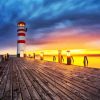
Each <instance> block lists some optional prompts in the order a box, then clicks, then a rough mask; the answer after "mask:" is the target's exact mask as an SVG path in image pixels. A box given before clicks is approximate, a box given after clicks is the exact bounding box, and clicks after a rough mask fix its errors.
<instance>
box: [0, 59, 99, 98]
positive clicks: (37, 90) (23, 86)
mask: <svg viewBox="0 0 100 100" xmlns="http://www.w3.org/2000/svg"><path fill="white" fill-rule="evenodd" d="M0 100H100V70H99V69H91V68H84V67H78V66H74V65H64V64H59V63H53V62H46V61H40V60H32V59H24V58H10V59H9V61H6V62H2V63H0Z"/></svg>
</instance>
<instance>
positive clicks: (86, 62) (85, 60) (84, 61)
mask: <svg viewBox="0 0 100 100" xmlns="http://www.w3.org/2000/svg"><path fill="white" fill-rule="evenodd" d="M83 63H84V67H86V66H88V58H87V56H84V60H83Z"/></svg>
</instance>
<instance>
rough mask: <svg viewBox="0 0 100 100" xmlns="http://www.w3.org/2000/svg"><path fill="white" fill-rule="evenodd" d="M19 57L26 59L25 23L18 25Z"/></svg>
mask: <svg viewBox="0 0 100 100" xmlns="http://www.w3.org/2000/svg"><path fill="white" fill-rule="evenodd" d="M17 27H18V29H17V36H18V40H17V57H24V51H25V44H26V39H25V36H26V31H27V30H26V23H25V22H19V23H18V24H17Z"/></svg>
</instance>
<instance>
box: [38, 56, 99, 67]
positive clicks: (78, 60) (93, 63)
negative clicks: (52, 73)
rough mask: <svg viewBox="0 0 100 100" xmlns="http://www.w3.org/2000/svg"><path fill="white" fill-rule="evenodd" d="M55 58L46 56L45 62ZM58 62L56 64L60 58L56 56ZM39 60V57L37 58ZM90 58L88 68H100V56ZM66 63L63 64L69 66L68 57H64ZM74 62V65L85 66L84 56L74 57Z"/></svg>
mask: <svg viewBox="0 0 100 100" xmlns="http://www.w3.org/2000/svg"><path fill="white" fill-rule="evenodd" d="M53 56H54V55H49V56H48V55H47V56H46V55H44V60H45V61H53ZM55 57H56V60H55V62H58V56H57V55H55ZM37 58H38V59H39V56H38V57H37ZM87 58H88V67H91V68H100V56H87ZM63 59H64V61H62V63H64V64H67V56H66V55H63ZM73 59H74V62H72V64H73V65H78V66H84V63H83V60H84V56H73Z"/></svg>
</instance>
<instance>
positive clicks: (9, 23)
mask: <svg viewBox="0 0 100 100" xmlns="http://www.w3.org/2000/svg"><path fill="white" fill-rule="evenodd" d="M19 21H25V22H26V23H27V28H28V31H27V37H26V38H27V47H26V49H27V50H42V49H48V50H49V49H94V50H100V0H0V52H8V51H9V52H11V53H12V52H16V43H17V42H16V41H17V31H16V30H17V22H19Z"/></svg>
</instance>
